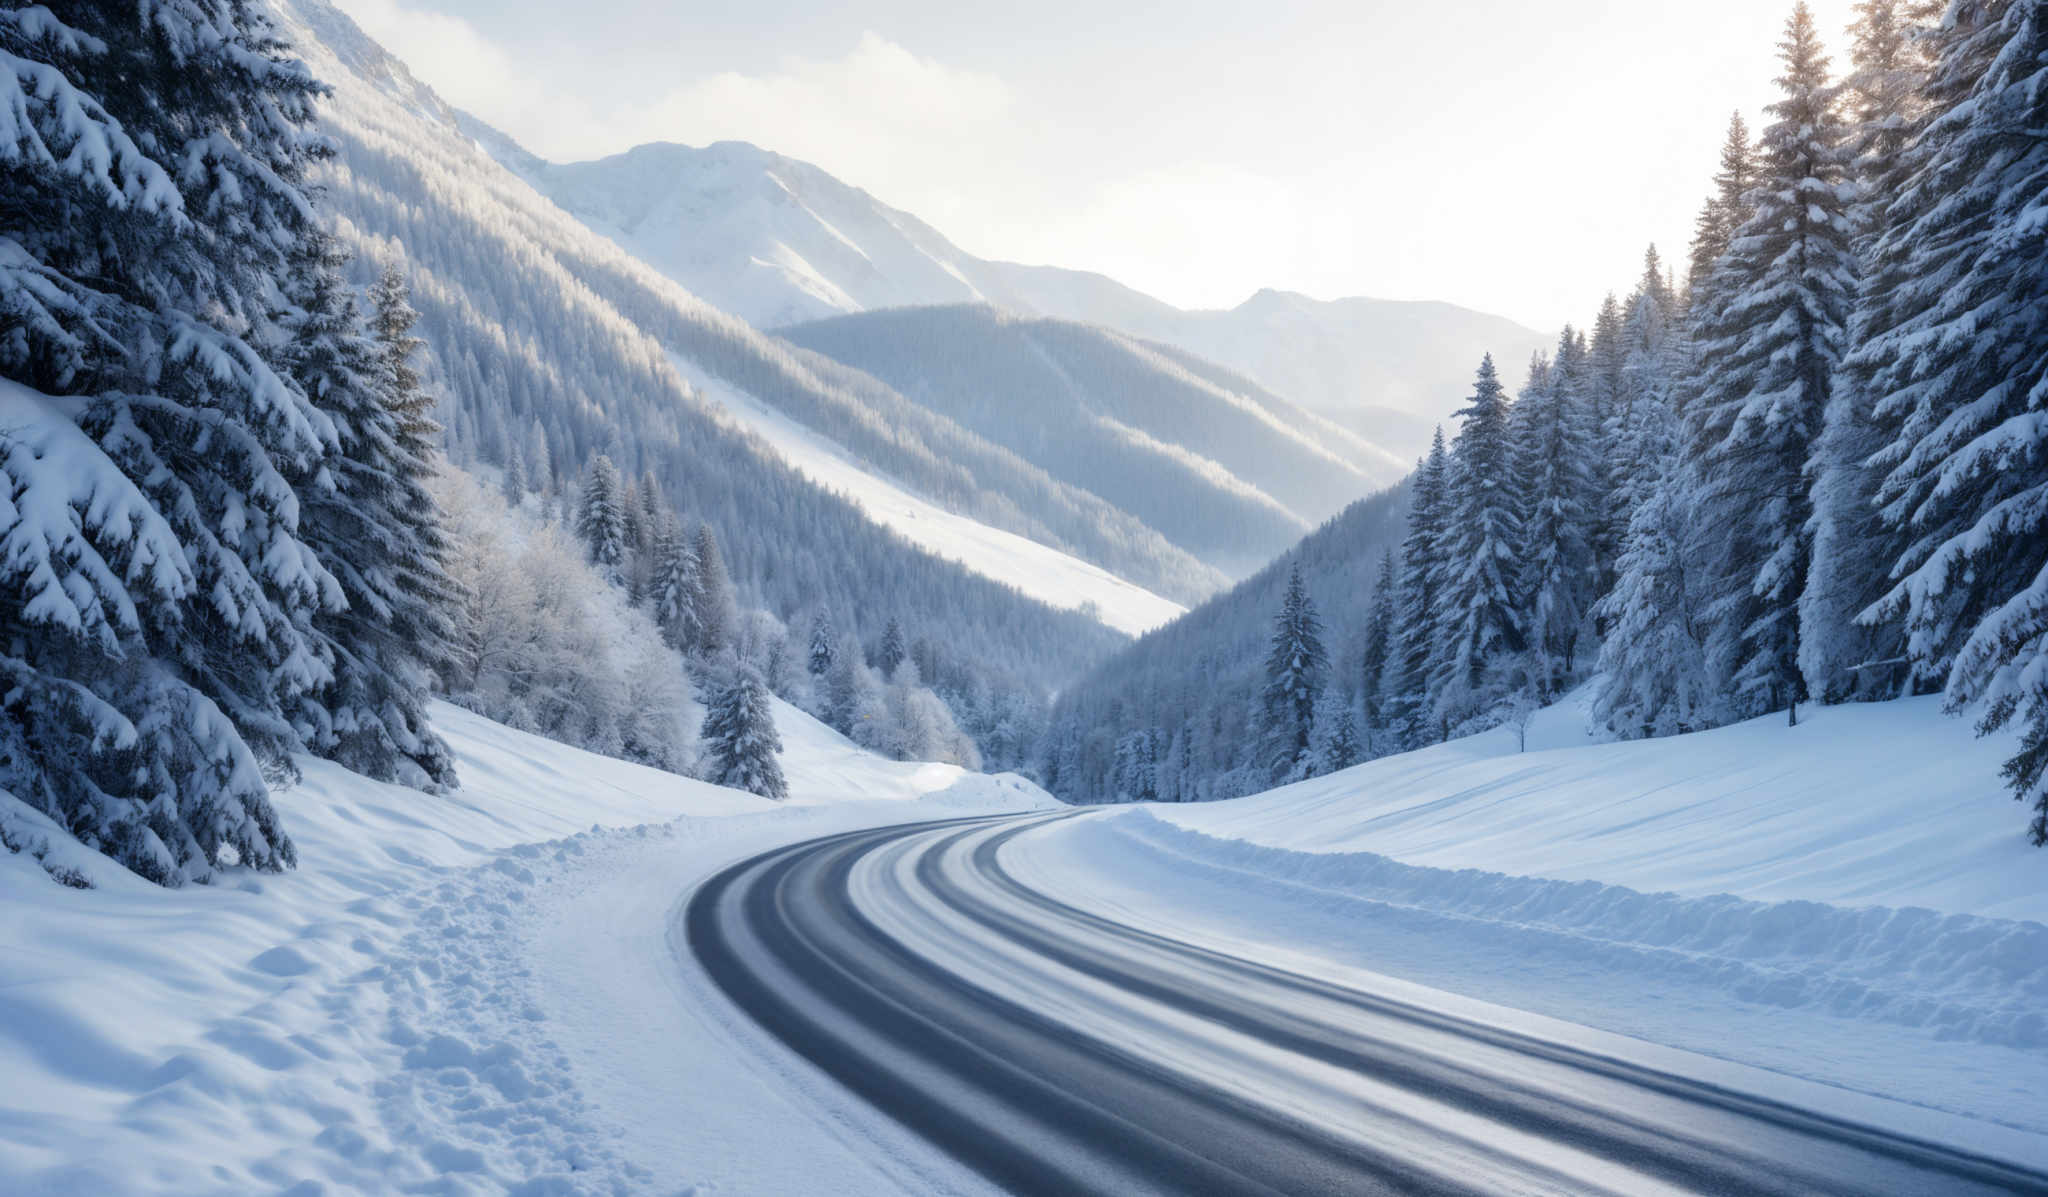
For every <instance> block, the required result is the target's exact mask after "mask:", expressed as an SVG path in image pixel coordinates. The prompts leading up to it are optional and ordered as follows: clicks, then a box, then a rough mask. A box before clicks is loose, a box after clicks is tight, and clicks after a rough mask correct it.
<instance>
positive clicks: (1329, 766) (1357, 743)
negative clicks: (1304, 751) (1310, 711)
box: [1310, 687, 1365, 777]
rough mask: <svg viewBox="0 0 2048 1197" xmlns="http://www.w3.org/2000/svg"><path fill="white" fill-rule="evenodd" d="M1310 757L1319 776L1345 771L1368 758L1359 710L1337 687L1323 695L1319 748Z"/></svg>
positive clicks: (1318, 719) (1318, 711)
mask: <svg viewBox="0 0 2048 1197" xmlns="http://www.w3.org/2000/svg"><path fill="white" fill-rule="evenodd" d="M1310 755H1311V759H1312V760H1313V761H1314V767H1313V769H1312V772H1313V773H1314V774H1315V775H1316V776H1317V777H1324V776H1327V775H1329V774H1331V773H1337V772H1341V771H1342V770H1345V769H1349V768H1350V767H1351V766H1353V765H1355V764H1357V763H1358V762H1360V761H1362V760H1364V759H1365V742H1364V740H1363V739H1362V738H1361V737H1360V735H1359V732H1358V712H1357V708H1356V707H1354V706H1353V704H1352V703H1351V701H1350V700H1349V699H1347V698H1345V697H1344V696H1343V695H1342V694H1340V693H1338V692H1337V690H1336V688H1335V687H1332V688H1331V689H1330V690H1329V691H1328V692H1326V693H1325V694H1324V695H1323V700H1322V702H1321V704H1320V705H1319V706H1318V707H1317V709H1316V718H1315V747H1314V748H1313V750H1312V751H1311V754H1310Z"/></svg>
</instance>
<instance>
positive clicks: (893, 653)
mask: <svg viewBox="0 0 2048 1197" xmlns="http://www.w3.org/2000/svg"><path fill="white" fill-rule="evenodd" d="M909 656H910V649H909V647H908V646H907V645H906V644H905V643H904V639H903V623H902V621H900V620H898V619H896V618H895V617H894V616H891V617H890V618H889V626H888V627H887V628H885V629H883V631H882V646H881V648H880V649H878V650H876V653H875V668H876V669H877V670H879V671H881V674H882V676H883V677H884V678H886V679H893V678H894V677H895V676H896V669H897V667H898V666H900V665H902V664H903V662H904V660H905V658H907V657H909Z"/></svg>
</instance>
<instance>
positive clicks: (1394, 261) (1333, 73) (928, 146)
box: [338, 0, 1853, 331]
mask: <svg viewBox="0 0 2048 1197" xmlns="http://www.w3.org/2000/svg"><path fill="white" fill-rule="evenodd" d="M338 3H339V4H340V6H341V7H342V8H343V9H345V10H347V11H348V12H349V13H350V14H351V15H353V16H354V17H355V18H356V19H357V20H358V21H359V22H361V23H362V25H363V26H364V28H365V29H366V30H368V31H369V33H370V34H371V35H372V36H374V37H376V38H378V39H379V40H380V41H382V42H383V43H384V44H385V45H386V46H387V47H388V48H390V49H391V50H393V51H394V52H395V53H397V54H398V55H399V56H400V57H401V58H403V59H405V60H406V61H407V62H408V63H409V64H410V65H411V66H412V67H413V70H414V72H415V73H416V74H418V75H419V76H420V77H421V78H422V79H424V80H425V81H426V82H427V83H428V84H430V85H431V86H433V87H434V88H435V89H436V90H437V91H439V92H440V93H441V94H442V96H443V97H444V98H445V99H447V100H449V101H450V102H451V103H454V104H456V105H458V106H460V107H463V108H466V109H468V110H470V111H472V112H474V113H476V114H477V115H478V116H481V117H482V118H484V119H485V120H487V121H489V122H491V123H492V124H494V125H497V126H498V127H500V128H502V129H503V130H505V131H506V132H508V133H510V134H512V135H513V136H514V137H516V138H518V139H519V140H520V141H521V142H522V143H523V144H524V145H525V146H526V147H527V148H528V149H530V150H532V151H534V152H535V153H538V154H540V155H542V156H544V157H546V158H549V159H552V160H555V161H575V160H580V159H587V158H597V157H602V156H604V155H607V154H612V153H617V152H619V151H621V150H625V149H627V148H629V147H631V146H633V145H636V144H639V143H642V142H647V141H678V142H684V143H687V144H690V145H704V144H707V143H709V142H713V141H721V140H728V139H731V140H742V141H751V142H754V143H755V144H757V145H761V146H763V147H765V148H768V149H771V150H775V151H777V152H780V153H783V154H787V155H790V156H792V157H796V158H802V159H805V160H807V161H810V162H814V163H816V164H818V165H819V166H822V167H824V168H825V169H826V170H829V171H831V172H832V173H833V174H835V175H837V176H839V177H840V178H842V179H844V180H846V181H847V182H850V183H853V184H855V185H857V186H860V187H864V188H866V189H867V190H868V191H870V192H872V193H873V194H874V195H875V196H877V197H878V198H880V199H881V200H883V201H884V202H886V203H889V204H892V205H894V206H896V207H899V208H903V209H906V210H908V211H910V212H912V213H914V214H916V215H917V216H920V217H922V218H924V219H925V220H927V221H928V222H930V223H931V224H933V225H934V226H935V227H937V228H938V229H939V230H940V231H941V232H943V233H945V234H946V235H947V236H948V237H950V238H951V239H952V240H953V241H954V242H955V243H957V244H959V245H960V246H961V247H962V248H964V249H966V250H968V251H969V252H972V253H975V254H979V255H982V256H984V257H992V258H1003V259H1010V260H1015V261H1023V262H1032V263H1045V264H1050V265H1057V266H1068V267H1075V268H1081V269H1089V270H1099V271H1102V272H1103V273H1105V274H1109V275H1111V276H1113V277H1115V278H1117V279H1119V280H1121V281H1123V282H1125V283H1128V284H1129V285H1131V286H1134V287H1137V288H1138V289H1140V290H1142V291H1146V292H1149V293H1151V294H1153V295H1156V296H1158V297H1160V298H1162V299H1165V300H1167V301H1169V302H1171V303H1175V304H1178V305H1181V306H1184V307H1228V306H1234V305H1235V304H1237V303H1239V302H1242V301H1243V300H1244V299H1245V298H1246V297H1247V296H1249V295H1250V294H1251V293H1252V292H1254V291H1256V290H1257V289H1259V288H1260V287H1278V288H1282V289H1286V290H1293V291H1301V292H1305V293H1307V294H1309V295H1313V296H1316V297H1318V298H1324V299H1334V298H1338V297H1341V296H1347V295H1370V296H1377V297H1382V298H1390V299H1441V300H1448V301H1450V302H1453V303H1459V304H1464V305H1466V306H1468V307H1474V308H1478V309H1481V310H1484V311H1490V312H1497V313H1499V314H1501V315H1505V316H1509V317H1512V318H1514V319H1517V320H1520V321H1522V322H1523V323H1525V324H1529V325H1532V326H1534V327H1536V328H1539V329H1542V330H1544V331H1548V330H1550V329H1551V328H1554V327H1555V326H1556V325H1558V324H1560V323H1562V322H1563V321H1565V320H1572V321H1574V322H1579V323H1583V322H1585V321H1586V320H1587V319H1589V318H1590V316H1591V314H1592V312H1593V310H1594V308H1595V307H1596V306H1597V304H1598V302H1599V299H1600V296H1601V295H1602V294H1603V293H1604V292H1606V291H1607V290H1609V289H1617V290H1618V289H1625V288H1626V287H1627V286H1628V284H1630V283H1631V282H1632V281H1633V280H1634V278H1635V276H1636V273H1637V272H1638V269H1639V263H1640V259H1641V255H1642V250H1643V247H1644V246H1645V245H1646V244H1648V243H1649V242H1651V241H1655V242H1656V243H1657V244H1658V246H1659V248H1660V249H1661V250H1663V251H1665V254H1666V257H1667V258H1668V259H1671V260H1674V261H1677V260H1682V257H1683V254H1684V249H1685V244H1686V242H1687V240H1688V239H1689V237H1690V235H1691V229H1692V217H1693V214H1694V212H1695V210H1696V209H1697V208H1698V206H1699V202H1700V200H1701V198H1702V197H1703V196H1704V195H1705V193H1706V188H1707V186H1708V181H1709V178H1710V176H1711V175H1712V173H1713V170H1714V164H1715V158H1716V155H1717V153H1718V149H1719V146H1720V142H1721V137H1722V133H1723V131H1724V129H1725V127H1726V125H1727V120H1728V114H1729V112H1731V111H1732V110H1734V109H1736V108H1741V109H1742V110H1743V111H1744V113H1745V115H1746V116H1749V117H1750V118H1752V122H1753V123H1757V124H1759V127H1760V122H1761V119H1762V118H1761V115H1760V113H1761V109H1762V107H1763V105H1764V104H1766V103H1768V102H1770V100H1771V99H1772V98H1773V97H1774V94H1775V89H1774V87H1773V86H1772V83H1771V80H1772V79H1773V78H1774V77H1775V76H1776V74H1777V69H1776V67H1777V62H1776V43H1777V38H1778V34H1779V32H1780V30H1781V28H1782V26H1783V23H1784V19H1785V17H1786V15H1787V14H1788V13H1789V12H1790V11H1791V7H1792V5H1791V3H1790V0H1714V2H1713V3H1707V4H1702V3H1698V2H1697V0H1683V2H1680V0H1437V2H1434V3H1414V2H1412V0H1410V2H1402V3H1396V2H1393V0H1261V2H1260V3H1247V2H1245V0H1236V2H1226V0H1181V2H1180V3H1177V4H1174V5H1157V6H1134V5H1125V4H1119V3H1117V2H1116V0H1034V2H1032V3H1029V4H1005V5H993V4H980V3H973V2H970V3H966V4H962V3H959V2H958V0H867V2H864V3H857V4H848V3H843V2H842V3H830V2H823V0H687V2H682V3H678V2H675V0H576V2H575V3H572V4H563V3H561V2H560V0H338ZM1811 7H1812V8H1813V10H1814V14H1815V17H1816V19H1817V20H1818V21H1819V23H1820V26H1821V28H1822V30H1823V31H1824V32H1825V33H1826V34H1827V35H1828V44H1829V49H1830V51H1831V53H1832V54H1833V55H1834V57H1835V60H1836V61H1835V65H1836V69H1837V71H1839V70H1840V69H1841V67H1842V64H1843V63H1844V62H1845V61H1846V57H1847V39H1846V38H1845V37H1844V36H1843V34H1842V30H1843V29H1844V27H1845V26H1846V25H1847V23H1848V21H1849V19H1850V17H1851V16H1852V15H1853V13H1852V9H1853V0H1817V2H1814V3H1812V5H1811Z"/></svg>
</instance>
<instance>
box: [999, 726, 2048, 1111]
mask: <svg viewBox="0 0 2048 1197" xmlns="http://www.w3.org/2000/svg"><path fill="white" fill-rule="evenodd" d="M1583 725H1584V723H1583V719H1582V718H1580V716H1579V714H1578V712H1576V711H1574V710H1572V709H1571V708H1570V706H1569V705H1567V706H1561V707H1555V708H1551V709H1550V710H1548V711H1546V712H1544V713H1543V714H1542V715H1541V716H1540V717H1539V718H1538V720H1537V722H1536V723H1535V725H1534V726H1532V727H1531V728H1530V729H1529V745H1530V749H1529V750H1528V751H1526V752H1522V751H1517V745H1516V738H1515V736H1514V734H1513V733H1512V732H1510V731H1506V730H1497V731H1494V732H1490V733H1487V734H1486V735H1483V736H1478V737H1473V738H1470V739H1467V740H1463V741H1457V742H1453V743H1450V744H1445V745H1440V746H1437V747H1434V748H1430V749H1426V750H1423V751H1420V752H1414V753H1408V754H1404V755H1401V756H1395V757H1389V758H1386V759H1383V760H1380V761H1376V762H1372V763H1370V764H1366V765H1362V766H1359V767H1357V768H1354V769H1350V770H1347V771H1345V772H1343V773H1339V774H1336V775H1333V776H1330V777H1325V778H1319V779H1316V780H1313V781H1309V782H1304V783H1301V784H1298V785H1293V786H1288V787H1284V788H1282V789H1277V790H1273V791H1269V792H1267V793H1264V794H1259V795H1254V796H1252V797H1249V798H1242V799H1238V800H1235V801H1230V802H1218V803H1211V804H1206V805H1194V806H1157V805H1155V806H1147V807H1140V808H1135V809H1132V808H1118V809H1115V810H1112V811H1105V812H1103V813H1101V814H1099V815H1095V816H1091V817H1086V818H1077V819H1069V820H1065V821H1063V822H1061V823H1058V824H1055V825H1051V826H1048V827H1046V828H1044V829H1043V830H1042V831H1037V832H1034V833H1033V834H1032V835H1030V836H1026V837H1023V838H1020V839H1019V840H1018V841H1016V842H1015V843H1014V844H1012V845H1011V846H1010V847H1009V848H1008V849H1006V851H1007V852H1009V853H1011V856H1010V857H1009V858H1006V859H1010V861H1011V863H1012V865H1013V866H1014V867H1015V868H1016V869H1017V870H1018V872H1019V875H1020V876H1024V877H1027V878H1029V879H1031V881H1032V883H1033V884H1035V885H1036V886H1038V887H1039V888H1041V889H1043V890H1044V891H1045V892H1048V893H1056V894H1058V895H1060V896H1061V898H1062V899H1063V900H1065V901H1068V902H1073V903H1075V904H1077V905H1081V906H1083V907H1085V908H1087V909H1090V910H1093V911H1097V912H1099V913H1102V914H1104V915H1105V916H1107V917H1111V918H1116V919H1119V920H1122V921H1126V922H1132V923H1135V924H1136V925H1140V926H1150V927H1155V928H1158V929H1159V930H1160V931H1161V932H1162V933H1165V934H1171V935H1175V936H1178V937H1183V938H1191V939H1194V940H1196V941H1197V942H1210V943H1214V944H1217V945H1219V946H1221V947H1222V948H1223V949H1224V950H1229V951H1235V952H1246V953H1251V954H1253V955H1256V956H1260V957H1262V958H1271V959H1285V960H1288V961H1292V962H1293V963H1294V964H1296V965H1297V966H1302V967H1308V968H1311V969H1328V968H1333V967H1341V968H1353V969H1357V968H1363V969H1369V970H1372V971H1373V972H1374V973H1376V974H1388V975H1392V976H1396V977H1401V978H1404V979H1407V980H1409V981H1412V982H1418V983H1421V984H1424V985H1428V986H1432V987H1435V988H1438V989H1443V990H1449V991H1452V992H1455V993H1458V994H1461V995H1465V996H1467V997H1472V998H1478V999H1481V1000H1484V1001H1490V1002H1496V1003H1500V1004H1503V1005H1507V1006H1512V1007H1515V1008H1517V1009H1521V1010H1526V1011H1531V1012H1534V1013H1538V1014H1544V1015H1549V1016H1552V1017H1557V1018H1563V1019H1568V1020H1570V1021H1572V1022H1575V1023H1580V1024H1583V1025H1586V1026H1590V1027H1594V1028H1599V1029H1603V1030H1608V1031H1619V1032H1621V1033H1624V1034H1628V1035H1633V1036H1637V1037H1640V1038H1643V1039H1647V1040H1650V1041H1652V1042H1655V1043H1660V1044H1667V1045H1671V1046H1675V1047H1682V1048H1686V1049H1689V1050H1691V1051H1695V1052H1703V1053H1706V1054H1709V1055H1713V1056H1718V1057H1720V1058H1723V1059H1727V1060H1732V1061H1737V1062H1741V1063H1744V1064H1749V1065H1755V1066H1760V1067H1764V1068H1768V1069H1771V1070H1773V1071H1779V1072H1784V1073H1788V1074H1791V1075H1795V1076H1800V1077H1804V1078H1808V1079H1813V1080H1820V1081H1823V1082H1825V1083H1828V1084H1832V1085H1837V1086H1841V1087H1844V1088H1850V1089H1855V1090H1859V1091H1863V1092H1868V1093H1873V1094H1878V1095H1882V1096H1887V1097H1891V1098H1896V1099H1899V1100H1905V1101H1909V1102H1914V1103H1919V1104H1925V1105H1929V1106H1932V1107H1936V1108H1940V1109H1943V1110H1947V1111H1951V1112H1957V1113H1962V1114H1965V1115H1967V1116H1969V1117H1974V1118H1980V1119H1986V1120H1991V1121H1996V1122H2000V1123H2004V1124H2006V1125H2009V1126H2015V1127H2020V1128H2024V1129H2027V1130H2029V1131H2032V1132H2035V1133H2041V1132H2048V1114H2043V1113H2042V1111H2043V1110H2044V1109H2048V1056H2044V1054H2043V1053H2048V925H2044V919H2048V884H2044V883H2043V880H2042V877H2043V868H2044V864H2048V857H2044V856H2043V855H2042V853H2041V852H2040V851H2039V850H2037V849H2034V848H2031V847H2028V846H2027V844H2026V842H2025V838H2024V836H2023V834H2022V831H2023V824H2024V821H2023V820H2022V819H2021V818H2020V812H2019V811H2018V810H2017V808H2016V806H2015V804H2014V803H2013V802H2012V801H2011V799H2010V798H2009V797H2008V796H2007V795H2006V794H2005V792H2004V791H2003V790H2002V789H2001V787H2000V784H1999V778H1998V767H1999V762H2000V761H2002V760H2003V759H2004V757H2005V756H2007V755H2009V754H2010V745H2009V744H2007V743H2003V742H2001V741H1999V740H1997V739H1993V740H1990V741H1980V740H1978V739H1977V738H1976V737H1975V735H1974V734H1973V731H1972V728H1971V726H1970V724H1969V723H1968V721H1966V720H1956V719H1950V718H1948V717H1946V716H1944V715H1943V714H1942V713H1941V711H1940V707H1939V700H1936V699H1924V700H1919V699H1916V700H1906V701H1900V702H1893V703H1886V704H1880V705H1872V706H1863V707H1840V708H1829V709H1824V710H1817V711H1814V712H1812V713H1811V715H1810V716H1808V717H1806V718H1804V719H1803V720H1802V722H1801V725H1800V726H1799V727H1796V728H1791V727H1787V726H1785V721H1784V716H1783V715H1778V716H1775V717H1772V718H1767V719H1760V720H1757V721H1754V722H1750V723H1745V724H1740V725H1737V726H1734V727H1728V728H1723V729H1720V730H1717V731H1712V732H1704V733H1700V734H1697V735H1691V736H1682V737H1675V738H1672V739H1665V740H1654V741H1644V742H1630V743H1604V744H1595V743H1591V742H1590V741H1589V740H1588V739H1587V737H1586V736H1585V734H1584V732H1583V731H1582V730H1580V729H1581V728H1582V727H1583ZM1566 745H1569V746H1566ZM1304 962H1306V963H1304Z"/></svg>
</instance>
